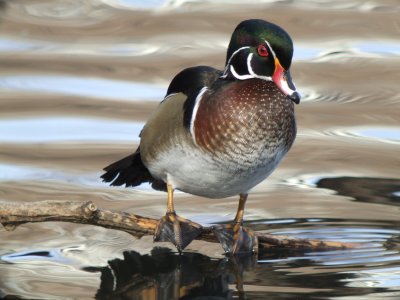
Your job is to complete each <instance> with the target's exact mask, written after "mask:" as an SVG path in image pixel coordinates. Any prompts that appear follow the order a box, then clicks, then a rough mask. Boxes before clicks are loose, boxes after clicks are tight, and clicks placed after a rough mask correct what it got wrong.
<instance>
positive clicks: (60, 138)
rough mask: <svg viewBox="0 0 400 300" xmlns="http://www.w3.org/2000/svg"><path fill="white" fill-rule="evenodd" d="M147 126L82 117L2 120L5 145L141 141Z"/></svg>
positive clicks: (0, 131)
mask: <svg viewBox="0 0 400 300" xmlns="http://www.w3.org/2000/svg"><path fill="white" fill-rule="evenodd" d="M142 128H143V123H140V122H126V121H115V120H109V119H95V118H93V119H90V118H79V117H41V118H34V117H32V118H25V119H0V141H2V142H3V143H49V142H71V141H75V142H76V141H84V142H85V143H87V142H99V141H108V142H110V141H114V142H115V141H118V142H126V141H129V142H130V143H132V142H133V141H138V140H139V133H140V131H141V130H142Z"/></svg>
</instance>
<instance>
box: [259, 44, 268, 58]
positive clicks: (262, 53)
mask: <svg viewBox="0 0 400 300" xmlns="http://www.w3.org/2000/svg"><path fill="white" fill-rule="evenodd" d="M257 51H258V55H260V56H264V57H265V56H268V54H269V53H268V49H267V47H265V46H264V45H260V46H258V49H257Z"/></svg>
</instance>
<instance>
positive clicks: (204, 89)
mask: <svg viewBox="0 0 400 300" xmlns="http://www.w3.org/2000/svg"><path fill="white" fill-rule="evenodd" d="M206 91H207V87H206V86H205V87H203V88H202V89H201V90H200V92H199V93H198V94H197V97H196V100H195V103H194V107H193V112H192V118H191V120H190V134H191V135H192V138H193V141H194V143H195V144H196V136H195V132H194V122H195V121H196V116H197V110H198V109H199V106H200V101H201V99H202V97H203V94H204V93H205V92H206Z"/></svg>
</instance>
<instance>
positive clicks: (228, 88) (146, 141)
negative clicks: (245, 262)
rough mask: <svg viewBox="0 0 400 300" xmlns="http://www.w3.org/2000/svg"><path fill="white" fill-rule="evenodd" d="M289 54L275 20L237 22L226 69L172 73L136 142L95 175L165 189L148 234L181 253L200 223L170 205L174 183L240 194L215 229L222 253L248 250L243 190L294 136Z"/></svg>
mask: <svg viewBox="0 0 400 300" xmlns="http://www.w3.org/2000/svg"><path fill="white" fill-rule="evenodd" d="M292 55H293V43H292V40H291V38H290V36H289V34H288V33H286V31H285V30H283V29H282V28H281V27H279V26H277V25H275V24H272V23H270V22H267V21H264V20H258V19H251V20H245V21H243V22H241V23H240V24H239V25H238V26H237V27H236V29H235V31H234V32H233V34H232V37H231V40H230V43H229V46H228V51H227V57H226V65H225V69H224V70H223V71H220V70H217V69H214V68H212V67H207V66H197V67H192V68H187V69H185V70H183V71H181V72H180V73H178V74H177V75H176V76H175V78H174V79H173V80H172V82H171V83H170V85H169V87H168V90H167V94H166V96H165V98H164V100H163V101H162V102H161V103H160V104H159V106H158V108H157V109H156V111H154V113H153V114H152V116H151V117H150V118H149V120H148V121H147V123H146V124H145V126H144V128H143V130H142V132H141V134H140V137H141V140H140V145H139V147H138V149H137V150H136V151H135V152H134V153H133V154H131V155H129V156H127V157H125V158H123V159H121V160H119V161H117V162H115V163H113V164H111V165H109V166H107V167H106V168H104V170H105V171H106V173H104V174H103V175H102V178H103V180H104V181H106V182H112V183H111V185H124V184H125V185H126V186H127V187H128V186H137V185H139V184H141V183H144V182H148V183H150V184H151V185H152V187H153V188H154V189H156V190H164V191H167V192H168V200H167V212H166V215H165V216H164V217H163V218H161V220H160V222H159V224H158V227H157V229H156V233H155V236H154V240H155V241H170V242H172V243H173V244H174V245H175V246H176V247H177V249H178V251H179V252H181V251H182V250H183V249H184V248H185V247H186V246H187V245H188V244H189V243H190V242H191V241H192V240H193V239H194V238H196V237H197V236H198V235H199V234H200V233H201V231H202V227H201V226H200V225H199V224H196V223H194V222H192V221H190V220H187V219H184V218H182V217H180V216H178V215H177V214H176V213H175V209H174V201H173V193H174V190H175V189H177V190H181V191H183V192H186V193H190V194H193V195H197V196H203V197H208V198H225V197H230V196H234V195H239V205H238V209H237V213H236V216H235V218H234V220H233V222H232V224H229V225H220V226H215V227H214V228H215V230H214V232H215V234H216V236H217V238H218V239H219V241H220V243H221V244H222V247H223V249H224V250H225V252H226V253H228V254H239V253H248V252H252V251H256V249H255V248H256V247H255V243H256V240H255V237H254V233H253V232H252V231H251V230H249V229H248V228H245V227H244V226H243V214H244V207H245V203H246V199H247V195H248V193H249V191H250V190H251V189H252V188H253V187H254V186H256V185H257V184H259V183H260V182H261V181H263V180H264V179H265V178H267V177H268V176H269V175H270V174H271V173H272V171H273V170H274V169H275V168H276V167H277V166H278V164H279V162H280V161H281V160H282V158H283V157H284V155H285V154H286V153H287V152H288V150H289V148H290V147H291V145H292V144H293V141H294V139H295V136H296V122H295V115H294V103H296V104H298V103H299V102H300V95H299V93H298V92H297V91H296V88H295V85H294V83H293V81H292V78H291V76H290V65H291V61H292Z"/></svg>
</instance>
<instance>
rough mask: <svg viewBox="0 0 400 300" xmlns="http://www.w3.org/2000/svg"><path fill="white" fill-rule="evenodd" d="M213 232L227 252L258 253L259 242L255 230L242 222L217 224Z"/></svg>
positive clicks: (233, 253)
mask: <svg viewBox="0 0 400 300" xmlns="http://www.w3.org/2000/svg"><path fill="white" fill-rule="evenodd" d="M213 232H214V234H215V236H216V237H217V239H218V241H219V242H220V243H221V245H222V248H223V249H224V251H225V253H226V254H229V255H236V254H249V253H257V251H258V242H257V238H256V236H255V235H254V232H253V231H252V230H251V229H249V228H246V227H244V226H243V225H242V224H241V223H233V224H228V225H217V226H215V227H214V228H213Z"/></svg>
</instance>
